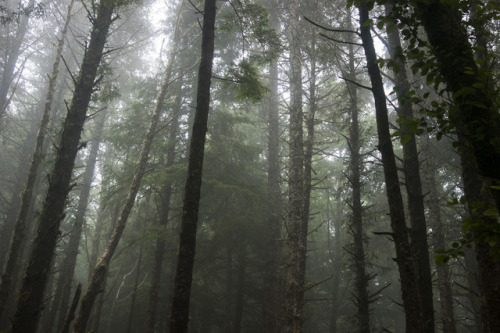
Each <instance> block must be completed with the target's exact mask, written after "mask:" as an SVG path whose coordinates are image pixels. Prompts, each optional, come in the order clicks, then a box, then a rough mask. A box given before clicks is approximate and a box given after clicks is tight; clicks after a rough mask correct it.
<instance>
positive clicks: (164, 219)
mask: <svg viewBox="0 0 500 333" xmlns="http://www.w3.org/2000/svg"><path fill="white" fill-rule="evenodd" d="M181 100H182V98H181V95H180V94H178V95H177V97H176V100H175V111H174V115H173V117H174V118H173V120H172V123H171V125H170V131H169V139H168V144H169V146H168V149H167V162H166V165H165V167H166V169H167V173H168V172H169V168H171V167H172V166H173V165H174V162H175V146H176V142H177V132H178V131H179V112H180V109H181ZM161 192H162V193H161V207H160V213H159V215H160V217H159V220H160V225H159V228H160V229H159V230H158V237H157V238H156V249H155V253H154V261H153V269H152V272H151V287H150V289H149V300H148V309H147V311H146V323H145V326H144V332H145V333H153V332H154V330H155V326H156V313H157V308H158V300H159V296H160V281H161V274H162V266H163V257H164V254H165V247H166V239H165V238H166V232H167V225H168V219H169V213H170V199H171V197H172V182H171V181H170V180H167V181H166V182H165V184H164V185H163V188H162V191H161Z"/></svg>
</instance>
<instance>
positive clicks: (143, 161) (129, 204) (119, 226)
mask: <svg viewBox="0 0 500 333" xmlns="http://www.w3.org/2000/svg"><path fill="white" fill-rule="evenodd" d="M176 53H177V50H176V47H175V45H174V47H173V48H172V51H171V53H170V56H169V59H168V63H167V67H166V68H165V77H164V79H163V83H162V86H161V88H160V91H159V93H158V96H157V100H156V104H155V109H154V111H153V114H152V115H151V121H150V124H149V127H148V130H147V132H146V135H145V137H144V140H143V142H142V147H141V152H140V156H139V159H138V161H137V164H136V167H135V170H134V176H133V179H132V182H131V184H130V186H129V189H128V193H127V198H126V199H125V202H124V203H123V205H122V207H121V210H120V214H119V216H118V219H117V220H116V223H115V226H114V229H113V233H112V235H111V238H110V239H109V241H108V243H107V245H106V248H105V249H104V252H103V254H102V255H101V257H100V258H99V259H98V260H97V264H96V266H95V268H94V271H93V272H92V276H91V278H90V281H89V284H88V286H87V290H86V291H85V294H84V295H83V297H82V301H81V305H80V311H79V312H78V316H77V318H76V321H75V325H74V328H73V332H74V333H84V332H85V329H86V327H87V322H88V320H89V317H90V313H91V311H92V306H93V305H94V302H95V299H96V298H97V295H98V294H99V293H100V291H101V285H102V284H103V282H104V280H105V277H106V272H107V270H108V269H109V264H110V262H111V258H112V257H113V254H114V253H115V250H116V247H117V246H118V243H119V242H120V239H121V236H122V234H123V230H125V226H126V224H127V220H128V217H129V215H130V212H131V211H132V208H133V206H134V202H135V198H136V196H137V193H138V192H139V188H140V185H141V181H142V177H143V176H144V173H145V171H146V166H147V162H148V158H149V151H150V150H151V145H152V144H153V139H154V136H155V135H156V133H157V131H156V128H157V127H158V122H159V119H160V116H161V114H162V112H163V109H164V105H165V98H166V95H167V91H168V88H169V86H170V84H171V83H172V69H173V64H174V61H175V56H176Z"/></svg>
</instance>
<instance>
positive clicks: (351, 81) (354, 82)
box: [340, 76, 372, 91]
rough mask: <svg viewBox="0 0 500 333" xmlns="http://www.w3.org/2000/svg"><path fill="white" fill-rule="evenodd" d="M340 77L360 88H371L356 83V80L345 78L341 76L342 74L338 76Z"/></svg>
mask: <svg viewBox="0 0 500 333" xmlns="http://www.w3.org/2000/svg"><path fill="white" fill-rule="evenodd" d="M340 78H341V79H342V80H345V81H347V82H350V83H352V84H354V85H356V86H358V87H360V88H363V89H367V90H370V91H372V88H371V87H368V86H364V85H362V84H361V83H358V82H356V81H353V80H350V79H348V78H345V77H343V76H340Z"/></svg>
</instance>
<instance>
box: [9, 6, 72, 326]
mask: <svg viewBox="0 0 500 333" xmlns="http://www.w3.org/2000/svg"><path fill="white" fill-rule="evenodd" d="M72 7H73V1H71V2H70V4H69V5H68V11H67V15H66V21H65V22H64V25H63V28H62V30H61V38H60V39H59V43H58V45H57V52H56V58H55V60H54V63H53V65H52V73H51V75H50V79H49V87H48V91H47V95H46V97H45V106H44V110H43V115H42V120H41V122H40V127H39V130H38V134H37V138H36V146H35V151H34V152H33V157H32V159H31V165H30V169H29V172H28V176H27V179H26V184H25V186H24V189H23V191H22V192H21V193H22V194H21V207H20V211H19V215H18V217H17V220H16V223H15V226H14V235H13V237H12V240H11V242H10V250H9V254H8V257H7V264H6V265H5V271H4V273H3V275H2V283H1V284H0V317H1V316H2V314H3V311H4V309H5V305H6V303H7V300H8V298H9V295H10V291H11V289H12V282H13V280H14V278H16V277H17V275H18V271H19V269H20V267H19V263H20V261H21V260H20V254H21V252H22V244H23V241H24V238H25V235H26V223H27V222H26V221H27V218H28V212H29V208H30V204H31V200H32V198H33V190H34V188H35V183H36V179H37V174H38V169H39V167H40V164H41V163H42V160H43V146H44V141H45V133H46V132H47V127H48V124H49V119H50V113H51V110H52V101H53V100H54V92H55V87H56V82H57V75H58V74H59V62H60V59H61V53H62V49H63V46H64V40H65V38H66V32H67V30H68V25H69V21H70V19H71V9H72ZM25 20H27V18H26V19H25ZM21 24H23V23H21ZM26 24H27V22H26ZM0 98H1V96H0ZM0 102H1V101H0ZM0 105H1V104H0Z"/></svg>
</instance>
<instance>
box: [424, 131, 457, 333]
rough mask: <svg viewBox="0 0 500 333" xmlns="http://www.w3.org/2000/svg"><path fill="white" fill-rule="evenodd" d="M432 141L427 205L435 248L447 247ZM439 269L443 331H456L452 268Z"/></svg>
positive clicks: (426, 148) (428, 144)
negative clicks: (451, 282)
mask: <svg viewBox="0 0 500 333" xmlns="http://www.w3.org/2000/svg"><path fill="white" fill-rule="evenodd" d="M430 148H431V142H430V140H429V138H428V137H425V138H424V144H423V147H422V154H423V160H424V161H425V162H424V163H423V165H422V166H423V168H422V170H423V174H424V175H425V176H424V180H425V183H426V188H427V191H428V193H429V194H428V199H427V201H428V202H427V206H428V207H429V219H430V223H431V227H432V230H433V232H432V235H433V240H434V249H445V248H446V241H445V231H444V225H443V221H442V217H441V208H440V203H441V200H440V195H439V191H438V188H437V185H436V177H435V170H437V167H436V165H435V163H433V159H432V156H431V151H430ZM436 271H437V287H438V290H439V299H440V302H439V303H440V306H441V320H442V322H443V333H455V332H456V331H457V329H456V326H455V315H454V310H453V295H452V293H451V285H450V268H449V266H448V263H443V264H441V265H438V266H437V267H436Z"/></svg>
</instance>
